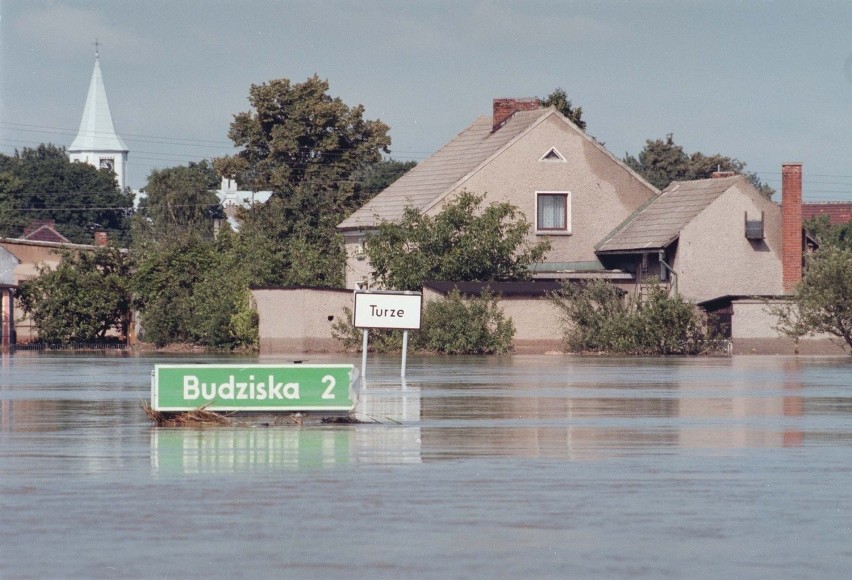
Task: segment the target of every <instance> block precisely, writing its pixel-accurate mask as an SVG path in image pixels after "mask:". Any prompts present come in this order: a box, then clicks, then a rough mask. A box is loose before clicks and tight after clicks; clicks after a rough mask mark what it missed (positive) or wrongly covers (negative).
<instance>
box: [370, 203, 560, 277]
mask: <svg viewBox="0 0 852 580" xmlns="http://www.w3.org/2000/svg"><path fill="white" fill-rule="evenodd" d="M484 199H485V196H484V195H476V194H473V193H470V192H467V191H464V192H462V193H461V194H460V195H459V196H458V198H457V199H455V200H454V201H452V202H450V203H449V204H447V205H446V206H445V207H444V208H443V209H442V210H441V212H440V213H438V214H437V215H435V216H434V217H431V216H428V215H424V214H423V213H421V212H420V211H418V210H417V209H415V208H408V209H406V210H405V213H404V215H403V217H402V219H401V220H400V221H399V222H395V223H394V222H383V223H381V224H379V226H378V228H377V231H376V232H375V233H372V234H368V235H367V237H366V240H365V248H366V252H367V255H368V256H369V258H370V262H371V264H372V266H373V278H374V281H377V282H379V283H380V284H382V285H383V286H385V287H387V288H395V289H398V290H416V289H419V288H420V287H421V286H422V284H423V281H424V280H454V281H463V280H469V281H480V282H487V281H497V280H526V279H529V277H530V271H529V268H528V267H529V265H530V264H533V263H535V262H539V261H541V259H542V258H543V257H544V255H545V254H546V253H547V251H548V250H549V249H550V242H549V241H541V242H538V243H531V242H530V241H529V239H528V237H527V234H529V231H530V228H531V225H530V223H529V222H528V221H527V220H526V218H525V217H524V216H523V214H521V213H520V212H518V209H517V208H516V207H515V206H513V205H511V204H508V203H492V204H490V205H488V206H487V207H485V208H482V203H483V201H484Z"/></svg>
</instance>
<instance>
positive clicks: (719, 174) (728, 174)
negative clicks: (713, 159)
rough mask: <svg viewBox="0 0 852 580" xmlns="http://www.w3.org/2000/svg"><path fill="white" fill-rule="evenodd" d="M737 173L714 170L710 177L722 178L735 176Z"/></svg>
mask: <svg viewBox="0 0 852 580" xmlns="http://www.w3.org/2000/svg"><path fill="white" fill-rule="evenodd" d="M736 174H737V172H736V171H714V172H713V173H711V174H710V177H711V178H713V179H722V178H723V177H733V176H735V175H736Z"/></svg>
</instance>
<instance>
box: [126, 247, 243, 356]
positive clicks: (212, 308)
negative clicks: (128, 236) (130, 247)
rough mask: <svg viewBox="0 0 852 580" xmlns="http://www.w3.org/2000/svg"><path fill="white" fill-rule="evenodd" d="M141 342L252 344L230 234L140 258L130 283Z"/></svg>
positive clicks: (161, 249) (240, 272) (218, 345)
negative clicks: (133, 294) (133, 292)
mask: <svg viewBox="0 0 852 580" xmlns="http://www.w3.org/2000/svg"><path fill="white" fill-rule="evenodd" d="M133 282H134V290H135V292H136V296H137V303H138V305H139V307H140V309H141V312H142V314H141V322H142V329H143V333H144V334H143V336H142V339H143V340H146V341H149V342H152V343H154V344H156V345H157V346H163V345H166V344H169V343H172V342H188V343H193V344H199V345H204V346H208V347H213V348H227V349H232V348H244V347H248V348H251V347H255V346H256V345H257V316H256V313H255V311H254V307H253V305H252V304H251V301H250V300H251V295H250V292H249V289H248V284H249V282H248V279H247V277H246V275H245V271H244V269H243V267H242V263H241V259H240V255H239V252H238V251H236V247H235V241H234V238H233V235H232V234H230V233H229V232H225V233H223V234H222V235H221V236H220V238H219V239H217V240H215V241H214V240H202V239H199V238H184V239H183V240H178V241H176V242H175V243H173V244H171V245H162V246H160V247H158V248H157V249H156V250H155V251H150V252H148V253H146V254H145V255H144V256H142V257H141V258H140V262H139V267H138V268H137V270H136V273H135V275H134V278H133Z"/></svg>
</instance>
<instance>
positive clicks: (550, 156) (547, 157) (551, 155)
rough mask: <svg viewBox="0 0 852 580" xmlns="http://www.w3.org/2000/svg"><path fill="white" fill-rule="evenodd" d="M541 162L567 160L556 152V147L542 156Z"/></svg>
mask: <svg viewBox="0 0 852 580" xmlns="http://www.w3.org/2000/svg"><path fill="white" fill-rule="evenodd" d="M539 161H565V158H564V157H562V154H561V153H560V152H559V151H557V150H556V147H551V148H550V151H548V152H547V153H545V154H544V155H542V156H541V159H539Z"/></svg>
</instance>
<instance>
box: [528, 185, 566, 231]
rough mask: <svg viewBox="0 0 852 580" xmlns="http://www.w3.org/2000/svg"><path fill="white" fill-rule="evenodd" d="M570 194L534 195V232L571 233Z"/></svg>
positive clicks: (540, 193) (548, 193)
mask: <svg viewBox="0 0 852 580" xmlns="http://www.w3.org/2000/svg"><path fill="white" fill-rule="evenodd" d="M570 205H571V194H570V193H568V192H551V191H547V192H538V193H536V226H535V227H536V231H537V232H539V233H548V234H560V233H562V234H570V233H571V217H570V216H571V207H570Z"/></svg>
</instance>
